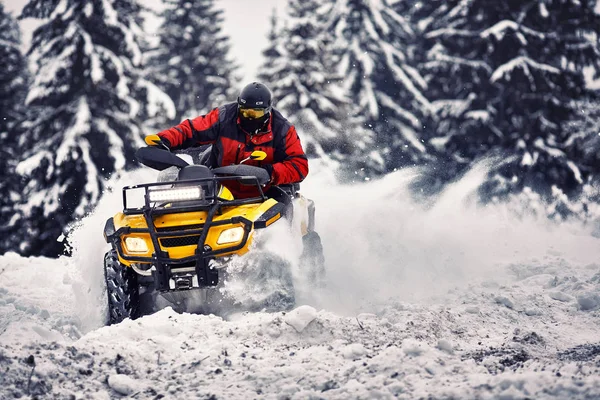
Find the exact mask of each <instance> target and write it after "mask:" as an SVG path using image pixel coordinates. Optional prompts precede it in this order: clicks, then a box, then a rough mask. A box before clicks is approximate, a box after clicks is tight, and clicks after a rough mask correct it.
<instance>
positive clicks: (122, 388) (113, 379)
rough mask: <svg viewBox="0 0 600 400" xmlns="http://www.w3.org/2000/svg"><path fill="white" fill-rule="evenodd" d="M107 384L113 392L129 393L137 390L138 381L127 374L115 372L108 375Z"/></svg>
mask: <svg viewBox="0 0 600 400" xmlns="http://www.w3.org/2000/svg"><path fill="white" fill-rule="evenodd" d="M108 386H110V387H111V388H112V389H113V390H114V391H115V392H117V393H119V394H123V395H126V396H128V395H130V394H133V393H135V392H137V391H138V390H139V383H138V382H137V381H135V380H134V379H132V378H130V377H129V376H127V375H123V374H115V375H110V376H109V377H108Z"/></svg>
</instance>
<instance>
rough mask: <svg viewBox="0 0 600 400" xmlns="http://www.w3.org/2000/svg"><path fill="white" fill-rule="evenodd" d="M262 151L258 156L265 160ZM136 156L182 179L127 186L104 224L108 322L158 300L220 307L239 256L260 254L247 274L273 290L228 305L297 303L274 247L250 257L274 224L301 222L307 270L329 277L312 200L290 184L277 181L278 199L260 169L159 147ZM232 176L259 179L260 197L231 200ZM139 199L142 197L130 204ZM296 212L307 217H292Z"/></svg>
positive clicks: (142, 311) (247, 181)
mask: <svg viewBox="0 0 600 400" xmlns="http://www.w3.org/2000/svg"><path fill="white" fill-rule="evenodd" d="M260 153H261V152H256V155H255V154H254V153H253V155H252V158H258V159H260V158H259V157H261V154H260ZM136 157H137V159H138V161H140V162H141V163H142V164H144V165H146V166H149V167H151V168H154V169H157V170H159V171H173V170H175V174H176V176H175V177H174V179H167V180H166V181H165V180H164V179H163V180H162V181H160V180H159V181H158V182H155V183H147V184H140V185H135V186H127V187H124V188H123V211H122V212H119V213H117V214H116V215H115V216H114V217H112V218H109V219H108V220H107V221H106V225H105V228H104V238H105V240H106V241H107V243H110V244H111V245H112V249H111V250H110V251H109V252H107V253H106V255H105V257H104V273H105V280H106V289H107V296H108V323H109V324H115V323H119V322H121V321H122V320H123V319H125V318H132V319H134V318H138V317H140V316H142V315H146V314H149V313H152V312H154V311H155V310H157V309H158V308H159V306H160V304H159V303H161V302H162V304H163V305H165V304H166V305H171V306H174V308H176V309H177V308H178V305H182V304H183V305H184V306H182V307H184V309H185V305H186V304H188V303H192V302H193V303H194V304H196V305H200V309H199V310H200V312H217V311H215V310H218V309H219V305H221V306H222V305H223V304H224V298H223V296H222V294H220V293H219V289H220V288H221V287H222V285H223V280H224V276H226V275H227V273H228V272H227V266H228V265H229V263H230V262H231V260H232V259H233V258H235V257H247V258H248V259H249V260H253V261H249V263H250V264H252V265H250V266H249V267H248V268H247V269H249V270H250V271H249V272H248V271H247V272H246V274H247V275H249V276H250V275H251V276H252V277H253V278H255V281H253V282H252V283H251V284H253V285H254V284H257V281H256V280H257V279H258V280H260V279H269V280H270V281H271V288H272V289H273V288H274V289H273V290H272V293H271V294H270V295H269V296H266V297H265V298H264V299H262V300H261V301H260V302H258V303H256V302H254V303H253V304H234V303H235V302H233V301H232V303H231V304H230V305H229V306H238V307H241V308H242V309H246V310H267V311H275V310H280V309H289V308H290V307H293V305H294V295H295V294H294V286H293V280H292V273H291V270H290V263H289V262H287V261H285V260H283V259H282V258H281V257H277V256H275V255H273V254H261V255H260V256H259V257H256V256H255V257H251V256H250V255H253V252H255V251H258V250H255V249H256V247H257V246H253V245H252V243H253V240H254V238H255V236H256V234H257V231H259V230H266V229H270V228H269V227H271V226H273V224H276V223H277V224H282V223H283V224H285V223H287V224H289V226H290V227H299V228H297V229H299V230H300V231H301V232H300V234H301V235H302V240H303V245H304V250H303V253H302V257H301V260H300V268H301V270H302V271H303V272H304V273H306V274H307V277H306V278H307V279H309V280H311V281H313V282H314V283H315V284H319V283H320V282H321V281H322V279H323V275H324V265H323V264H324V259H323V248H322V245H321V240H320V238H319V235H318V234H317V233H316V232H315V230H314V214H315V207H314V203H313V202H312V201H311V200H308V199H306V198H304V197H303V196H302V195H301V194H300V193H298V192H297V191H296V190H294V188H293V187H292V188H281V187H272V188H271V190H270V191H269V193H271V194H273V193H275V196H272V197H268V196H267V195H266V194H265V193H264V192H263V186H264V185H265V184H266V183H267V182H268V180H269V177H268V174H267V172H266V171H265V170H264V169H262V168H258V167H252V166H249V165H232V166H227V167H220V168H213V169H210V168H208V167H206V166H204V165H190V164H188V163H187V162H186V161H185V160H183V159H182V158H180V157H178V156H177V155H175V154H173V153H171V152H169V151H166V150H162V149H159V148H156V147H146V148H141V149H139V150H138V152H137V154H136ZM161 174H162V173H161ZM228 182H237V183H238V184H243V185H253V186H255V187H256V188H257V192H258V193H259V195H258V196H257V197H253V198H247V199H234V198H233V196H232V195H231V192H230V191H229V190H228V189H227V183H228ZM273 197H274V198H273ZM135 200H139V201H138V203H139V204H132V203H133V202H134V201H135ZM294 210H296V212H294ZM294 218H302V220H301V221H297V220H296V221H294V222H295V223H293V224H292V223H291V222H292V220H293V219H294ZM280 220H282V221H281V222H279V221H280ZM298 222H299V223H298ZM238 260H239V259H238ZM273 281H276V284H275V285H273ZM258 284H260V282H258ZM165 301H166V303H165ZM211 307H212V308H211Z"/></svg>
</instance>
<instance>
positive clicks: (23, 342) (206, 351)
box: [0, 171, 600, 399]
mask: <svg viewBox="0 0 600 400" xmlns="http://www.w3.org/2000/svg"><path fill="white" fill-rule="evenodd" d="M480 173H481V171H480ZM140 177H146V175H144V174H143V173H141V172H140V173H138V175H137V177H136V176H134V177H129V178H128V179H130V180H133V181H134V180H136V179H140ZM479 178H480V175H478V172H477V171H475V172H474V173H473V174H472V176H469V177H467V178H465V179H464V180H463V181H461V182H459V183H457V184H456V185H455V186H454V187H452V188H451V189H450V190H448V191H447V192H446V193H444V194H443V195H442V196H440V198H439V199H438V200H437V201H436V203H435V204H432V205H428V206H427V207H423V206H420V205H417V204H414V203H411V202H410V201H409V200H408V197H407V196H406V187H407V185H408V184H409V183H410V182H411V180H412V179H413V176H412V172H411V171H408V172H403V173H398V174H394V175H392V176H390V177H388V178H386V179H385V180H384V181H382V182H372V183H366V184H362V185H357V186H352V187H350V186H347V187H338V186H335V185H331V184H326V182H327V181H328V177H326V176H322V175H319V174H314V175H312V176H311V179H310V180H309V181H310V182H307V183H305V184H304V186H303V190H304V192H305V194H306V195H307V196H308V197H311V198H314V199H315V200H316V201H317V206H318V208H317V210H318V211H317V212H318V228H319V231H320V232H321V234H322V236H323V242H324V245H325V251H326V258H327V269H328V279H329V282H328V286H327V288H326V290H325V291H324V292H322V293H315V292H314V291H311V290H310V289H309V288H307V287H303V288H300V289H304V293H305V294H304V296H303V297H302V298H301V300H300V304H298V308H296V309H295V310H293V311H292V312H289V313H286V314H284V313H274V314H267V313H255V314H237V315H234V316H231V317H230V318H228V319H227V320H223V319H222V318H220V317H217V316H212V315H209V316H203V315H191V314H177V313H175V312H173V311H172V310H171V309H165V310H162V311H160V312H158V313H156V314H154V315H152V316H148V317H144V318H141V319H139V320H136V321H125V322H123V323H122V324H120V325H117V326H111V327H102V320H103V312H104V309H103V308H104V301H103V300H104V299H103V293H102V271H101V256H102V254H103V252H104V251H105V250H106V247H105V244H104V243H103V241H102V236H101V229H102V227H103V222H104V220H105V219H106V218H107V216H109V215H111V214H112V213H114V211H115V210H116V209H118V207H119V200H120V199H119V196H120V193H119V192H118V191H117V192H116V193H113V194H111V195H107V196H106V198H105V200H104V201H103V204H101V205H100V206H99V208H98V210H97V211H96V213H95V214H94V215H93V216H90V218H88V219H87V220H86V221H84V223H83V224H82V226H81V227H80V228H79V229H78V230H77V234H76V236H77V240H76V241H75V242H74V243H73V246H74V256H73V257H72V258H62V259H59V260H52V259H43V258H31V259H25V258H21V257H18V256H16V255H14V254H8V255H5V256H2V257H0V370H1V371H2V373H1V374H0V398H2V399H4V398H17V397H24V396H25V397H26V396H31V397H36V398H61V399H62V398H69V397H70V396H71V398H97V399H109V398H121V397H125V396H130V397H133V398H139V399H141V398H144V399H145V398H149V399H158V398H240V399H246V398H267V399H271V398H273V399H275V398H277V399H284V398H297V399H306V398H315V399H316V398H326V399H347V398H364V399H367V398H369V399H370V398H393V397H398V398H406V399H415V398H440V399H445V398H457V399H462V398H481V399H488V398H489V399H497V398H501V399H525V398H536V399H544V398H557V399H565V398H569V399H571V398H572V399H584V398H585V399H592V398H600V318H599V317H600V240H599V239H596V238H594V237H592V236H591V235H589V233H588V231H587V230H586V229H585V228H583V227H578V226H570V225H562V226H551V225H548V224H545V223H542V222H539V221H535V220H516V219H514V218H511V217H509V216H508V214H507V213H506V212H505V211H504V210H503V209H501V208H490V207H487V208H483V209H478V208H476V207H474V206H472V205H471V204H470V202H469V196H468V195H466V193H469V192H470V190H471V189H472V188H473V187H474V186H475V184H476V182H477V181H478V179H479ZM120 184H121V183H119V185H120Z"/></svg>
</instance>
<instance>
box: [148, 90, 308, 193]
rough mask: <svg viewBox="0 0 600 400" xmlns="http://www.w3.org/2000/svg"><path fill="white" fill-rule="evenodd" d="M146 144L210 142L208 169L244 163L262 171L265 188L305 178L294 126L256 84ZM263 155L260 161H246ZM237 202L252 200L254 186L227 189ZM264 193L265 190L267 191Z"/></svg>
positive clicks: (305, 164)
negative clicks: (266, 179) (253, 155)
mask: <svg viewBox="0 0 600 400" xmlns="http://www.w3.org/2000/svg"><path fill="white" fill-rule="evenodd" d="M145 141H146V144H148V145H150V146H163V147H166V148H168V149H170V150H179V149H186V148H189V147H197V146H201V145H206V144H212V146H211V147H212V148H211V150H210V158H209V161H208V164H209V166H212V167H222V166H227V165H234V164H239V163H240V162H242V161H243V162H244V164H248V165H254V166H257V167H261V168H264V169H265V170H266V171H267V172H268V174H269V177H270V182H269V186H270V185H283V184H291V183H297V182H301V181H302V180H304V178H306V175H307V174H308V160H307V158H306V155H305V154H304V150H303V149H302V145H301V143H300V138H299V137H298V133H297V132H296V128H294V125H292V124H291V123H290V122H289V121H288V120H287V119H285V118H284V117H283V115H281V113H280V112H279V111H277V110H276V109H274V108H273V97H272V94H271V91H270V90H269V88H267V87H266V86H265V85H263V84H262V83H259V82H252V83H250V84H249V85H246V86H245V87H244V88H243V89H242V91H241V92H240V95H239V96H238V99H237V102H234V103H228V104H224V105H222V106H220V107H217V108H215V109H213V110H211V111H210V112H209V113H208V114H206V115H201V116H199V117H196V118H194V119H192V120H190V119H186V120H184V121H183V122H181V123H180V124H179V125H177V126H174V127H172V128H170V129H167V130H164V131H162V132H159V133H158V134H157V135H150V136H146V138H145ZM257 150H258V151H263V152H265V153H266V155H267V156H266V158H265V159H264V160H262V161H257V160H252V159H250V158H249V157H250V154H251V153H252V152H253V151H257ZM228 188H229V190H230V191H231V192H232V194H233V196H234V197H236V198H247V197H254V196H256V195H257V188H256V187H255V186H242V185H228ZM267 189H268V188H267Z"/></svg>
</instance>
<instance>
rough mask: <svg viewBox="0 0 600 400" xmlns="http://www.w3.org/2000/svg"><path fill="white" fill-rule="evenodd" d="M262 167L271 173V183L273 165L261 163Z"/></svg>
mask: <svg viewBox="0 0 600 400" xmlns="http://www.w3.org/2000/svg"><path fill="white" fill-rule="evenodd" d="M261 167H262V169H264V170H265V171H267V174H269V183H271V180H272V179H273V165H272V164H265V165H261Z"/></svg>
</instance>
